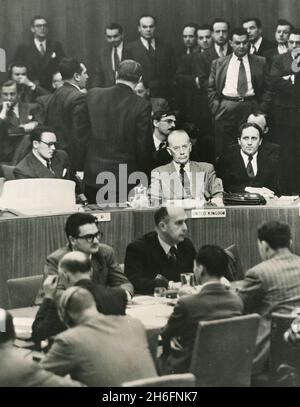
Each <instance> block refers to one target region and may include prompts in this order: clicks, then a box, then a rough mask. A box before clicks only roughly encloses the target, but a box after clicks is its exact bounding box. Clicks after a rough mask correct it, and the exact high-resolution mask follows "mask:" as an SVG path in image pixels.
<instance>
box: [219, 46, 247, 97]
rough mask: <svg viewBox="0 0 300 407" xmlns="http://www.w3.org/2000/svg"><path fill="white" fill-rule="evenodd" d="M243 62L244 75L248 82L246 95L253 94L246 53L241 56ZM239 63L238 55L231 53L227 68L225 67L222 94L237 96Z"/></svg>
mask: <svg viewBox="0 0 300 407" xmlns="http://www.w3.org/2000/svg"><path fill="white" fill-rule="evenodd" d="M243 63H244V66H245V71H246V77H247V82H248V90H247V93H246V96H254V89H253V86H252V78H251V70H250V65H249V59H248V55H244V56H243ZM240 64H241V63H240V61H239V60H238V57H237V56H236V55H235V54H232V57H231V59H230V62H229V65H228V69H227V74H226V80H225V86H224V89H223V95H224V96H229V97H238V96H239V94H238V91H237V85H238V78H239V70H240Z"/></svg>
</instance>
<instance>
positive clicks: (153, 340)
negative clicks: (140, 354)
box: [146, 328, 161, 363]
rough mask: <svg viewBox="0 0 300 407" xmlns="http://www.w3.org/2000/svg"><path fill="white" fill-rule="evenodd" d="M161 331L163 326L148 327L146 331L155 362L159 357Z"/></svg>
mask: <svg viewBox="0 0 300 407" xmlns="http://www.w3.org/2000/svg"><path fill="white" fill-rule="evenodd" d="M160 332H161V328H152V329H147V331H146V333H147V339H148V345H149V349H150V353H151V355H152V357H153V360H154V362H155V363H156V358H157V347H158V337H159V334H160Z"/></svg>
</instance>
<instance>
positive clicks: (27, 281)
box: [7, 274, 44, 308]
mask: <svg viewBox="0 0 300 407" xmlns="http://www.w3.org/2000/svg"><path fill="white" fill-rule="evenodd" d="M43 278H44V276H43V275H42V274H40V275H37V276H30V277H21V278H14V279H10V280H7V290H8V300H9V307H10V308H23V307H31V306H32V305H34V301H35V297H36V295H37V293H38V290H39V288H40V286H41V284H42V281H43Z"/></svg>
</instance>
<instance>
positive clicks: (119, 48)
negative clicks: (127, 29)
mask: <svg viewBox="0 0 300 407" xmlns="http://www.w3.org/2000/svg"><path fill="white" fill-rule="evenodd" d="M114 48H116V49H117V51H121V52H122V51H123V41H122V42H120V44H119V45H118V46H117V47H112V51H113V50H114Z"/></svg>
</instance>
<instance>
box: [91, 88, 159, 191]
mask: <svg viewBox="0 0 300 407" xmlns="http://www.w3.org/2000/svg"><path fill="white" fill-rule="evenodd" d="M87 103H88V110H89V119H90V125H91V137H90V139H89V140H87V154H86V159H85V166H84V176H85V182H86V184H87V185H89V186H92V187H95V186H96V178H97V176H98V174H99V173H101V172H102V171H110V172H111V173H112V174H114V175H115V177H116V180H117V182H118V180H119V164H127V173H128V174H130V173H132V172H133V171H143V172H145V173H146V174H148V173H149V168H150V161H151V157H149V151H151V120H150V119H151V105H150V103H149V102H147V101H145V100H144V99H143V98H141V97H140V96H137V95H136V94H135V93H134V92H133V91H132V89H131V88H130V87H129V86H127V85H124V84H121V83H118V84H117V85H115V86H113V87H111V88H101V89H100V88H94V89H91V90H90V91H89V92H88V96H87Z"/></svg>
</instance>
